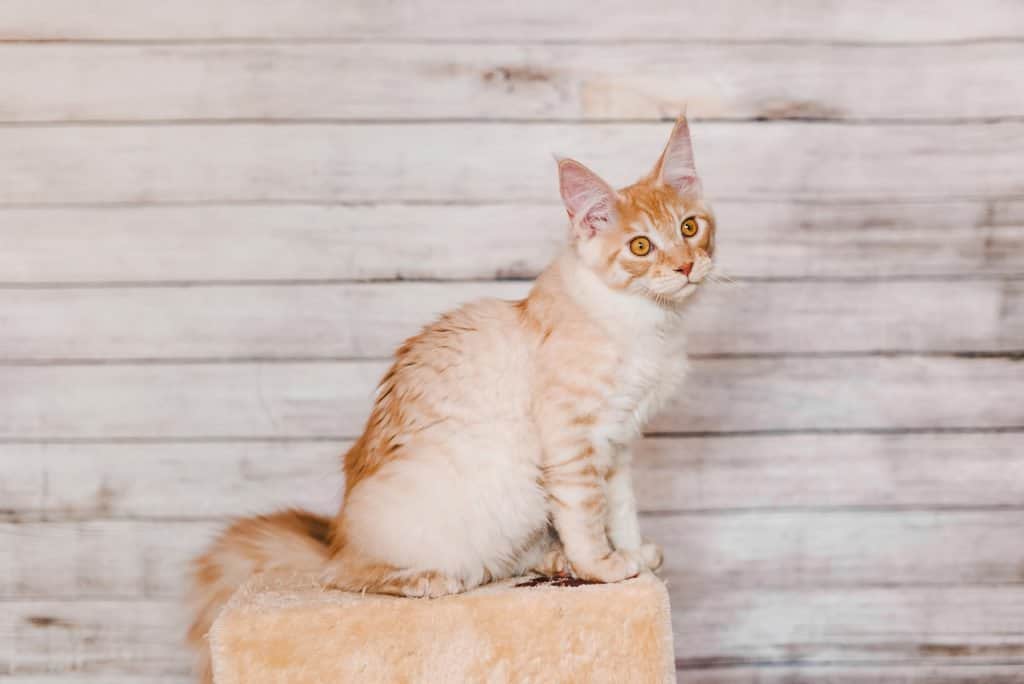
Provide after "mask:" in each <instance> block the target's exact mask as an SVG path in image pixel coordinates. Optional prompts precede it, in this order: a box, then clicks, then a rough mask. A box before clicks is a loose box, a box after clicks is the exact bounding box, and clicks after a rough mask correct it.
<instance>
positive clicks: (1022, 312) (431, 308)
mask: <svg viewBox="0 0 1024 684" xmlns="http://www.w3.org/2000/svg"><path fill="white" fill-rule="evenodd" d="M705 287H706V291H704V292H701V293H700V299H698V300H695V301H694V302H693V303H692V305H691V309H690V311H689V313H688V319H687V323H686V331H687V332H686V334H687V337H688V340H689V349H690V352H691V353H692V354H696V355H702V354H703V355H706V354H714V355H722V354H797V353H823V352H828V353H849V352H859V353H863V352H879V351H882V352H885V351H894V350H895V351H914V352H932V351H974V352H1014V351H1020V350H1021V349H1022V348H1024V281H1021V280H1012V281H1002V282H1001V281H997V280H978V281H970V280H964V279H955V280H954V279H950V278H947V279H943V280H938V281H903V282H867V283H864V282H856V283H850V282H829V283H813V284H810V283H778V282H758V283H746V284H735V285H726V286H716V285H715V284H714V283H712V284H709V285H706V286H705ZM529 289H530V283H527V282H510V283H394V284H344V285H289V286H258V287H252V286H218V287H188V288H180V287H150V288H141V289H134V288H99V289H80V290H75V289H64V288H57V289H36V288H32V289H0V312H2V313H0V330H2V332H0V356H2V357H3V358H5V359H6V360H7V361H8V362H14V361H18V362H21V361H43V360H61V359H78V360H96V359H110V358H113V359H132V360H140V359H152V358H160V359H209V358H214V359H254V358H259V359H294V358H303V359H305V358H336V357H342V358H388V357H390V356H391V354H392V352H393V350H394V349H396V348H397V347H398V345H399V344H401V342H402V341H403V340H405V339H406V338H407V337H410V336H412V335H414V334H416V333H418V332H419V331H420V330H421V329H422V327H423V326H424V325H426V324H428V323H430V322H431V321H433V320H435V319H436V317H437V316H438V315H440V314H441V313H443V312H445V311H449V310H451V309H454V308H456V307H458V306H459V305H461V304H464V303H466V302H468V301H472V300H476V299H481V298H490V297H493V298H498V299H505V300H513V299H520V298H522V297H524V296H526V294H527V293H528V292H529ZM950 319H955V320H956V321H957V325H956V326H950V325H949V320H950ZM809 330H814V331H816V332H815V334H813V335H809V334H808V333H807V331H809Z"/></svg>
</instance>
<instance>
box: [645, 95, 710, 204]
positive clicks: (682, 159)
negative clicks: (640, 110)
mask: <svg viewBox="0 0 1024 684" xmlns="http://www.w3.org/2000/svg"><path fill="white" fill-rule="evenodd" d="M654 171H655V175H656V177H657V178H658V180H659V181H660V182H661V183H664V184H665V185H668V186H670V187H672V188H675V191H676V192H678V193H679V194H680V195H692V194H698V193H700V179H699V178H697V166H696V164H694V163H693V145H692V144H691V143H690V126H689V124H687V123H686V114H682V115H681V116H680V117H679V119H677V120H676V125H675V126H674V127H673V128H672V135H670V136H669V138H668V143H667V144H666V145H665V150H664V151H663V152H662V153H661V158H660V159H658V165H657V167H655V170H654Z"/></svg>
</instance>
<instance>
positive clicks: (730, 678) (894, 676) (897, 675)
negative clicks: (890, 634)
mask: <svg viewBox="0 0 1024 684" xmlns="http://www.w3.org/2000/svg"><path fill="white" fill-rule="evenodd" d="M933 648H935V647H934V646H926V647H925V650H929V649H933ZM941 649H942V646H941V645H940V646H939V650H941ZM953 650H957V649H956V648H955V647H954V649H953ZM679 682H680V684H698V683H699V684H749V683H750V682H757V684H823V683H827V684H878V682H886V684H969V683H973V682H984V683H985V684H1019V682H1020V666H1019V665H1006V664H1000V663H998V662H992V663H988V664H980V665H979V664H964V663H955V662H954V663H949V664H945V665H935V664H929V663H918V664H916V665H888V664H883V663H872V662H866V663H860V664H853V663H851V664H850V665H821V666H813V665H812V666H801V665H773V666H771V667H757V666H750V667H743V666H739V667H717V668H715V667H711V668H707V667H700V668H695V669H690V670H687V669H683V670H680V671H679Z"/></svg>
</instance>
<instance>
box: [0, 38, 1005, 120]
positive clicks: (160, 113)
mask: <svg viewBox="0 0 1024 684" xmlns="http://www.w3.org/2000/svg"><path fill="white" fill-rule="evenodd" d="M1022 59H1024V45H1022V44H1020V43H1014V42H1009V43H989V42H986V43H978V44H967V45H957V46H949V45H931V46H906V45H900V46H866V45H841V46H828V47H826V46H822V45H820V44H817V43H815V44H810V45H798V46H793V45H775V44H768V45H735V44H730V45H708V44H706V43H699V44H689V43H686V42H685V41H679V42H672V43H667V44H647V43H639V44H628V45H622V44H612V45H588V44H579V43H570V44H549V43H546V44H540V45H509V44H499V45H488V44H480V43H472V44H464V45H450V44H444V45H439V44H401V45H394V44H387V45H377V44H365V43H363V44H315V45H309V44H259V45H253V44H228V45H210V44H185V45H172V46H167V45H147V44H136V43H132V44H121V45H93V44H88V45H81V44H73V45H67V44H55V43H33V44H27V45H25V44H19V45H0V62H2V63H3V64H5V65H6V66H7V68H6V69H5V70H4V72H3V73H0V91H2V92H4V94H5V97H4V101H3V103H0V121H16V122H32V121H111V120H112V121H146V120H150V121H153V120H155V121H167V120H172V119H173V120H180V119H198V120H217V119H280V120H296V119H372V120H421V119H447V118H451V119H502V120H508V119H521V120H545V121H547V120H580V119H599V120H600V119H622V118H627V119H664V118H666V117H667V118H674V117H675V116H677V115H678V113H679V112H680V111H682V110H683V108H684V107H685V108H686V109H687V113H688V114H689V115H690V116H691V117H695V118H697V119H708V118H710V119H789V118H795V119H836V120H851V119H852V120H865V119H868V120H870V119H882V120H902V119H906V120H918V121H921V120H944V119H947V120H948V119H958V120H966V119H979V118H980V119H991V118H996V117H1016V116H1020V115H1022V114H1024V95H1022V93H1021V90H1020V88H1017V87H1016V85H1017V73H1018V71H1019V67H1020V63H1021V60H1022ZM894 62H899V63H900V65H901V68H900V69H893V68H892V65H893V63H894ZM837 76H838V77H837ZM41 82H42V83H47V84H60V87H40V85H39V84H40V83H41ZM126 84H131V87H126Z"/></svg>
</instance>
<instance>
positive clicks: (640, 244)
mask: <svg viewBox="0 0 1024 684" xmlns="http://www.w3.org/2000/svg"><path fill="white" fill-rule="evenodd" d="M629 251H630V252H632V253H633V254H635V255H637V256H647V255H648V254H650V252H651V241H650V239H648V238H645V237H643V236H640V237H635V238H633V239H632V240H630V241H629Z"/></svg>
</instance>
